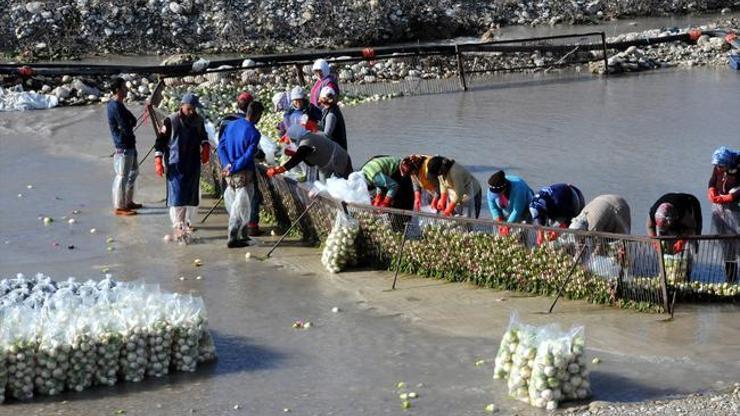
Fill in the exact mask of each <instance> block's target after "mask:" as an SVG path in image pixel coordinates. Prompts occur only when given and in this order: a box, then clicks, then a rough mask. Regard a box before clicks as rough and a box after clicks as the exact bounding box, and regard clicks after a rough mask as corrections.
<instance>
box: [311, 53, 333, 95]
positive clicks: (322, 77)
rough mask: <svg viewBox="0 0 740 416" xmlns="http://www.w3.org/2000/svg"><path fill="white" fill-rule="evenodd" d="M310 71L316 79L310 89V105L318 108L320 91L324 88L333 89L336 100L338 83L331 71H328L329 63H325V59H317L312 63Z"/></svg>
mask: <svg viewBox="0 0 740 416" xmlns="http://www.w3.org/2000/svg"><path fill="white" fill-rule="evenodd" d="M312 70H313V74H314V77H315V78H316V83H314V84H313V87H311V104H313V105H315V106H317V107H318V105H319V95H320V94H321V89H322V88H324V87H329V88H331V89H333V90H334V93H335V94H336V99H337V100H338V99H339V94H340V92H339V83H338V82H337V79H336V78H335V77H334V75H332V73H331V70H330V69H329V63H328V62H326V60H325V59H317V60H316V61H315V62H314V63H313V67H312Z"/></svg>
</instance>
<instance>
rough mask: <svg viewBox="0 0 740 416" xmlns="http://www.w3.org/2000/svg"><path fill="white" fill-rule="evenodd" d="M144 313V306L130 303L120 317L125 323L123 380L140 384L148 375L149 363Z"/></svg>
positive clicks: (120, 312)
mask: <svg viewBox="0 0 740 416" xmlns="http://www.w3.org/2000/svg"><path fill="white" fill-rule="evenodd" d="M142 311H143V304H141V305H136V304H131V303H129V304H128V305H127V306H126V307H125V308H121V309H119V310H118V311H117V312H118V316H119V319H120V321H121V322H122V323H123V325H124V327H123V332H121V338H122V343H121V359H120V360H121V362H120V364H119V365H120V372H121V378H123V379H124V380H125V381H131V382H134V383H138V382H140V381H142V380H143V379H144V375H146V367H147V362H148V358H149V355H148V351H147V338H148V332H147V330H146V322H145V320H144V315H143V314H142V313H141V312H142Z"/></svg>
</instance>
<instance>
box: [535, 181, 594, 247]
mask: <svg viewBox="0 0 740 416" xmlns="http://www.w3.org/2000/svg"><path fill="white" fill-rule="evenodd" d="M585 206H586V202H585V201H584V199H583V194H582V193H581V190H580V189H578V188H576V187H575V186H573V185H569V184H566V183H556V184H553V185H550V186H546V187H544V188H542V189H540V190H539V192H537V193H536V194H535V195H534V196H533V197H532V201H531V202H530V203H529V215H530V216H531V217H532V223H534V224H537V225H541V226H545V227H548V226H549V227H552V226H558V227H560V228H568V226H570V221H571V220H572V219H573V218H574V217H575V216H576V215H578V214H579V213H580V212H581V211H582V210H583V207H585ZM545 237H547V239H548V240H553V239H555V238H557V233H555V232H554V231H551V232H548V233H547V234H545V233H543V232H542V231H538V232H537V245H542V243H543V242H544V240H545Z"/></svg>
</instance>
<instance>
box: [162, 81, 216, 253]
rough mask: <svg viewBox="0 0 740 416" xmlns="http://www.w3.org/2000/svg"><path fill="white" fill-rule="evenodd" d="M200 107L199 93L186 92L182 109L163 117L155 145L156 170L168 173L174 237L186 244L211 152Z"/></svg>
mask: <svg viewBox="0 0 740 416" xmlns="http://www.w3.org/2000/svg"><path fill="white" fill-rule="evenodd" d="M199 107H202V106H201V104H200V100H198V96H197V95H195V94H193V93H186V94H185V95H183V97H182V100H181V101H180V110H179V111H177V112H176V113H173V114H171V115H170V116H169V117H167V118H166V119H165V120H164V122H163V125H162V127H161V129H160V132H159V134H158V137H157V140H156V142H155V145H154V147H155V150H156V152H155V154H154V156H155V157H154V167H155V171H156V173H157V175H159V176H163V175H164V174H165V173H166V175H167V206H168V207H170V220H171V221H172V227H173V228H174V230H175V238H176V239H177V240H178V241H181V242H185V243H187V242H189V241H190V238H191V237H192V228H191V224H192V216H193V214H194V213H195V211H196V210H197V208H198V204H199V203H200V165H201V163H202V164H206V163H208V160H209V159H210V154H211V146H210V144H209V143H208V135H207V134H206V128H205V124H204V121H203V118H202V117H201V116H200V115H198V112H197V108H199ZM165 167H166V168H165Z"/></svg>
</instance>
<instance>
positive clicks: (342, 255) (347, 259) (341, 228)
mask: <svg viewBox="0 0 740 416" xmlns="http://www.w3.org/2000/svg"><path fill="white" fill-rule="evenodd" d="M359 232H360V224H359V222H357V220H356V219H354V218H350V217H348V216H347V215H345V214H344V212H342V211H337V216H336V218H335V219H334V227H332V229H331V232H330V233H329V236H328V237H327V239H326V243H325V244H324V251H323V252H322V253H321V264H323V265H324V267H326V269H327V270H328V271H330V272H331V273H338V272H340V271H342V270H343V269H344V268H345V267H347V266H351V265H353V264H355V262H356V261H357V249H356V248H355V239H356V238H357V234H358V233H359Z"/></svg>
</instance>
